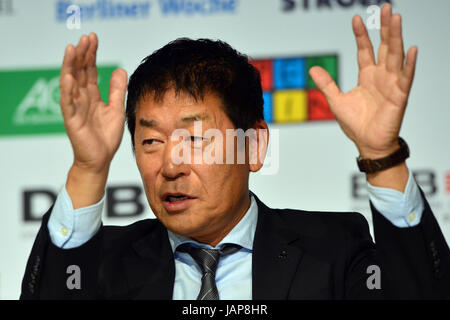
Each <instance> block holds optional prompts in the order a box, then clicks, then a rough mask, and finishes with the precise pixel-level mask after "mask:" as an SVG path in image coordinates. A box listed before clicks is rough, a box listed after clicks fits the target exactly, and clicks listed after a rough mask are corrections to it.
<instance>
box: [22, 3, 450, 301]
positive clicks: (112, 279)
mask: <svg viewBox="0 0 450 320" xmlns="http://www.w3.org/2000/svg"><path fill="white" fill-rule="evenodd" d="M353 30H354V33H355V37H356V42H357V47H358V63H359V69H360V74H359V79H358V85H357V87H356V88H355V89H353V90H351V91H349V92H348V93H342V92H341V91H340V90H339V89H338V87H337V86H336V84H335V83H334V81H333V80H332V78H331V77H330V76H329V74H328V73H327V72H326V71H325V70H323V69H321V68H319V67H313V68H312V69H311V70H310V74H311V77H312V78H313V79H314V81H315V82H316V84H317V86H318V87H319V88H320V90H321V91H322V92H323V93H324V95H325V96H326V98H327V100H328V102H329V104H330V107H331V110H332V111H333V113H334V115H335V116H336V119H337V121H338V123H339V124H340V126H341V128H342V129H343V131H344V133H345V134H346V135H347V136H348V137H349V138H350V139H351V140H352V141H353V142H354V143H355V145H356V147H357V148H358V150H359V153H360V158H361V160H360V161H359V165H360V168H361V170H362V171H364V172H366V173H367V175H366V176H367V180H368V182H369V192H370V197H371V200H372V201H371V208H372V212H373V221H374V231H375V238H376V246H375V244H374V243H373V242H372V239H371V237H370V234H369V231H368V225H367V222H366V221H365V219H364V218H363V217H362V216H361V215H359V214H356V213H323V212H305V211H300V210H287V209H285V210H280V209H270V208H268V207H267V206H265V205H264V204H263V203H262V202H261V200H259V199H258V198H257V196H256V195H254V194H253V193H251V192H250V191H249V187H248V179H249V173H250V172H256V171H258V170H259V169H260V168H261V167H262V165H263V161H262V160H263V158H264V157H263V156H264V154H265V152H266V148H267V136H265V135H264V134H262V135H260V134H259V133H264V132H267V129H268V127H267V124H266V123H265V121H264V119H263V112H262V104H263V101H262V91H261V84H260V78H259V74H258V72H257V71H256V70H255V69H254V68H253V67H252V66H251V65H250V64H249V62H248V60H247V58H246V57H245V56H243V55H241V54H239V53H237V52H236V51H235V50H233V49H232V48H231V47H229V46H228V45H227V44H225V43H223V42H220V41H211V40H197V41H194V40H189V39H179V40H176V41H174V42H172V43H169V44H168V45H166V46H165V47H163V48H161V49H160V50H158V51H156V52H154V53H153V54H152V55H150V56H149V57H147V58H146V59H144V60H143V62H142V63H141V65H140V66H139V67H138V68H137V69H136V71H135V72H134V73H133V75H132V76H131V77H130V81H129V84H128V98H127V103H126V104H127V106H126V117H127V125H128V129H129V131H130V133H131V136H132V142H133V147H134V152H135V157H136V162H137V166H138V168H139V171H140V174H141V177H142V181H143V184H144V188H145V192H146V195H147V199H148V201H149V205H150V207H151V209H152V211H153V212H154V214H155V215H156V217H157V219H149V220H144V221H139V222H137V223H134V224H132V225H130V226H126V227H105V226H102V225H101V209H102V206H103V194H104V189H105V185H106V180H107V176H108V171H109V167H110V163H111V161H112V159H113V156H114V154H115V152H116V151H117V149H118V147H119V144H120V141H121V138H122V134H123V127H124V119H125V112H124V110H123V104H124V100H125V93H126V90H127V88H126V87H127V76H126V73H125V72H124V70H121V69H118V70H116V71H115V72H114V73H113V75H112V77H111V82H110V97H109V104H108V105H106V104H105V103H103V102H102V101H101V99H100V95H99V91H98V86H97V82H96V81H97V69H96V65H95V54H96V50H97V43H98V42H97V38H96V36H95V34H90V35H89V37H86V36H83V37H82V38H81V39H80V42H79V44H78V45H77V46H76V47H75V48H74V47H73V46H70V45H69V46H68V47H67V48H66V52H65V56H64V61H63V66H62V69H61V82H60V89H61V109H62V113H63V116H64V121H65V126H66V131H67V133H68V136H69V138H70V141H71V144H72V148H73V151H74V163H73V165H72V167H71V169H70V171H69V173H68V177H67V182H66V185H65V188H63V190H62V191H61V193H60V195H59V196H58V199H57V201H56V202H55V204H54V206H53V207H52V208H51V209H50V210H49V212H48V213H47V214H45V215H44V218H43V222H42V227H41V229H40V231H39V234H38V235H37V238H36V241H35V244H34V246H33V249H32V252H31V255H30V258H29V261H28V265H27V269H26V272H25V276H24V279H23V285H22V295H21V298H23V299H46V298H68V299H73V298H89V299H95V298H106V299H124V298H125V299H202V300H203V299H356V298H358V299H360V298H363V299H373V298H376V299H378V298H450V274H449V270H450V253H449V248H448V246H447V244H446V242H445V239H444V237H443V235H442V232H441V231H440V229H439V226H438V224H437V222H436V220H435V218H434V216H433V214H432V212H431V209H430V207H429V205H428V203H427V201H426V199H425V198H424V196H423V193H422V192H421V191H420V189H419V188H418V186H417V185H416V183H415V181H414V179H413V178H412V176H411V173H410V171H409V170H408V168H407V166H406V163H405V159H406V158H407V157H408V150H407V146H406V144H405V142H404V141H403V140H402V139H399V136H398V135H399V131H400V126H401V122H402V118H403V114H404V111H405V108H406V104H407V99H408V95H409V92H410V88H411V85H412V81H413V78H414V70H415V64H416V57H417V48H416V47H412V48H411V49H409V50H408V52H407V54H406V59H405V56H404V50H403V41H402V35H401V17H400V15H398V14H395V15H392V13H391V7H390V6H389V5H385V6H384V7H383V8H382V13H381V44H380V47H379V50H378V61H377V63H376V62H375V58H374V52H373V48H372V44H371V42H370V39H369V37H368V34H367V30H366V28H365V26H364V24H363V21H362V19H361V18H360V17H359V16H356V17H355V18H354V19H353ZM199 122H201V125H202V129H201V130H200V132H199V131H198V130H196V129H195V126H196V125H197V124H198V123H199ZM235 129H242V130H250V129H252V130H253V132H256V133H258V134H255V135H254V136H251V137H249V138H248V139H247V140H245V141H246V144H245V147H244V148H242V146H241V147H239V146H234V148H232V149H229V148H228V149H227V148H226V143H225V142H224V141H220V139H219V138H218V137H219V136H220V135H214V137H211V136H208V135H207V132H208V130H215V132H216V133H217V132H219V133H221V135H222V136H226V132H227V130H235ZM180 130H181V132H183V133H184V134H181V135H177V134H175V132H177V133H179V132H180ZM180 138H181V139H180ZM227 139H228V140H229V139H232V140H233V141H234V137H231V138H229V137H227ZM252 144H253V146H255V145H256V148H251V145H252ZM180 146H181V148H180ZM180 150H181V151H182V152H181V153H182V154H183V157H185V156H188V155H190V156H192V155H195V154H196V152H197V151H198V150H200V151H201V152H204V151H205V150H209V151H211V150H213V152H211V154H213V155H214V158H215V159H216V160H223V159H225V158H227V159H229V158H228V157H231V159H233V160H234V161H231V162H228V161H216V162H207V161H206V160H205V159H203V160H202V161H200V162H198V161H193V162H192V161H178V160H179V159H178V158H177V155H180V153H179V151H180ZM242 155H244V158H245V161H243V162H239V161H237V158H238V157H239V156H242ZM188 158H189V157H188ZM183 159H186V158H183ZM251 159H253V160H254V159H256V161H250V160H251ZM68 268H72V269H70V270H74V269H73V268H75V269H78V271H81V272H80V273H79V275H80V277H81V278H80V279H79V283H77V281H74V282H71V281H72V280H71V279H69V275H68V273H67V271H68V270H69V269H68ZM70 270H69V271H70ZM372 272H375V273H377V272H381V278H379V277H378V280H377V279H376V277H375V278H373V279H371V278H370V274H371V273H372ZM368 273H369V274H368ZM378 275H379V274H378Z"/></svg>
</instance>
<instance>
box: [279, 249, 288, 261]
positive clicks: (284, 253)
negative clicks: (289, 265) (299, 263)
mask: <svg viewBox="0 0 450 320" xmlns="http://www.w3.org/2000/svg"><path fill="white" fill-rule="evenodd" d="M287 256H288V254H287V251H286V250H283V251H281V252H280V254H279V255H278V258H280V259H286V258H287Z"/></svg>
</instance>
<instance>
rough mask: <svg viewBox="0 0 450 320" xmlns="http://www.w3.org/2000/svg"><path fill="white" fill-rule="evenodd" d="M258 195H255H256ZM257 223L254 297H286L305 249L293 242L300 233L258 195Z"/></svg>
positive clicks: (254, 256)
mask: <svg viewBox="0 0 450 320" xmlns="http://www.w3.org/2000/svg"><path fill="white" fill-rule="evenodd" d="M254 196H255V195H254ZM255 199H256V201H257V204H258V223H257V227H256V231H255V238H254V241H253V258H252V259H253V260H252V283H253V285H252V286H253V288H252V293H253V299H255V300H265V299H275V300H276V299H287V298H288V295H289V289H290V285H291V283H292V279H293V277H294V274H295V272H296V270H297V268H298V265H299V263H300V261H301V259H302V256H303V252H302V250H301V249H300V248H299V247H298V246H295V245H294V243H295V242H296V240H298V238H299V236H298V234H296V233H294V232H293V231H292V229H290V228H288V226H285V224H284V221H283V220H282V219H281V217H280V215H279V214H276V213H274V212H273V210H272V209H270V208H268V207H267V206H266V205H265V204H264V203H262V202H261V200H259V199H258V197H256V196H255Z"/></svg>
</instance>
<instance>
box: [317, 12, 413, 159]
mask: <svg viewBox="0 0 450 320" xmlns="http://www.w3.org/2000/svg"><path fill="white" fill-rule="evenodd" d="M391 10H392V9H391V6H390V5H384V6H383V8H382V10H381V31H380V33H381V44H380V47H379V49H378V61H377V63H376V62H375V56H374V50H373V47H372V43H371V41H370V39H369V35H368V33H367V30H366V28H365V26H364V23H363V21H362V19H361V17H360V16H355V17H354V18H353V31H354V34H355V38H356V44H357V48H358V64H359V76H358V85H357V86H356V88H354V89H352V90H351V91H349V92H347V93H343V92H341V91H340V90H339V88H338V87H337V85H336V83H335V82H334V81H333V79H332V78H331V76H330V75H329V74H328V73H327V72H326V71H325V70H324V69H322V68H320V67H313V68H311V69H310V75H311V77H312V78H313V80H314V81H315V83H316V84H317V86H318V88H319V89H320V90H321V91H322V92H323V94H324V95H325V97H326V99H327V100H328V102H329V105H330V109H331V111H332V112H333V114H334V115H335V117H336V120H337V121H338V123H339V125H340V126H341V128H342V129H343V131H344V133H345V134H346V135H347V136H348V137H349V138H350V139H351V140H352V141H353V142H354V143H355V144H356V146H357V148H358V150H359V152H360V155H361V156H362V157H363V158H367V159H376V158H382V157H385V156H387V155H389V154H391V153H392V152H393V151H395V150H396V149H397V148H398V135H399V131H400V127H401V123H402V119H403V115H404V112H405V108H406V104H407V101H408V96H409V92H410V89H411V85H412V82H413V78H414V71H415V66H416V58H417V47H412V48H410V49H409V50H408V53H407V54H406V61H405V53H404V49H403V39H402V26H401V16H400V15H399V14H394V15H392V13H391Z"/></svg>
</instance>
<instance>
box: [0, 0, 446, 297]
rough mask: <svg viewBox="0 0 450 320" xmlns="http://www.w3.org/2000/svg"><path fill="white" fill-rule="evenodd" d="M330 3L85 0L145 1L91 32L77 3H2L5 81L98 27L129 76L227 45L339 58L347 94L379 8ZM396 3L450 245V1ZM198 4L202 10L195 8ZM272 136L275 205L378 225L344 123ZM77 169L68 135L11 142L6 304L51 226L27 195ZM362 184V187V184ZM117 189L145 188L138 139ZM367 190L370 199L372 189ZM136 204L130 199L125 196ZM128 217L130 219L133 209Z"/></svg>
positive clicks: (423, 172)
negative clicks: (214, 43) (164, 58)
mask: <svg viewBox="0 0 450 320" xmlns="http://www.w3.org/2000/svg"><path fill="white" fill-rule="evenodd" d="M324 2H326V1H317V0H309V1H307V0H294V1H283V0H220V1H219V0H211V1H209V0H186V1H183V0H176V1H175V0H167V1H164V0H162V1H157V0H136V1H129V0H122V1H120V0H102V1H100V0H98V1H94V0H80V1H73V3H74V4H78V5H81V6H82V7H83V5H84V6H86V5H92V4H94V5H97V8H100V6H101V5H102V4H103V5H104V6H106V5H110V4H113V5H114V4H115V5H117V4H120V3H127V4H133V3H134V4H136V10H137V11H136V12H135V16H134V17H131V16H125V17H123V16H122V17H117V15H116V17H112V16H110V15H109V16H105V15H103V16H102V14H101V12H100V11H99V10H100V9H98V11H95V12H93V13H92V12H91V16H89V19H88V18H86V19H85V20H83V19H82V20H81V28H80V29H69V28H68V27H67V25H66V22H65V20H64V19H62V20H61V19H60V17H59V15H60V14H59V13H58V8H59V6H64V5H66V4H67V3H70V2H69V1H53V0H46V1H31V0H30V1H25V0H0V3H1V4H2V5H1V6H0V40H1V44H0V73H1V72H2V71H7V70H13V71H16V70H33V69H52V68H58V67H59V66H60V63H61V61H62V57H63V52H64V48H65V46H66V45H67V44H68V43H76V42H77V41H78V38H79V37H80V35H81V34H87V33H89V32H90V31H95V32H96V33H97V34H98V37H99V40H100V44H99V52H98V63H99V64H103V65H111V64H113V65H118V66H120V67H122V68H124V69H126V70H127V72H128V73H129V74H130V73H132V72H133V71H134V69H135V68H136V67H137V65H138V64H139V62H140V60H141V59H142V58H144V57H145V56H147V55H148V54H150V53H151V52H153V51H154V50H156V49H158V48H159V47H161V46H163V45H164V44H166V43H168V42H169V41H171V40H174V39H176V38H178V37H181V36H187V37H191V38H200V37H207V38H214V39H221V40H224V41H226V42H228V43H230V44H231V45H232V46H233V47H235V48H236V49H237V50H239V51H241V52H243V53H246V54H248V55H250V56H251V57H254V58H258V57H273V58H277V57H283V56H306V55H312V54H329V53H335V54H337V55H338V57H339V83H340V86H341V88H342V90H344V91H347V90H350V89H351V88H353V87H354V85H355V83H356V79H357V64H356V48H355V44H354V38H353V34H352V30H351V19H352V16H353V15H354V14H360V15H362V17H363V19H364V20H366V19H367V18H368V16H369V15H368V13H367V12H366V6H364V5H363V4H367V3H369V2H370V1H363V0H329V1H328V3H329V7H325V6H322V7H318V4H319V3H324ZM377 2H378V1H372V3H377ZM392 2H393V4H394V10H395V11H398V12H400V13H401V14H402V15H403V23H404V29H403V30H404V36H405V42H406V43H405V45H406V47H409V46H411V45H418V46H419V57H418V65H417V70H416V79H415V83H414V86H413V89H412V92H411V96H410V100H409V105H408V109H407V113H406V116H405V120H404V123H403V127H402V131H401V135H402V136H403V137H404V138H405V140H406V141H407V142H408V144H409V146H410V149H411V158H410V159H409V160H408V165H409V167H410V168H411V169H412V170H413V171H415V172H417V173H418V174H419V176H418V179H419V178H420V184H421V185H422V186H423V188H424V190H425V191H426V192H427V193H428V194H429V196H428V200H429V202H430V203H431V207H432V208H433V209H434V212H435V215H436V217H437V219H438V221H439V222H440V225H441V228H442V230H443V232H444V234H445V236H446V239H447V241H450V188H449V187H450V177H449V178H446V176H448V175H449V174H450V144H449V140H450V133H449V131H448V123H449V121H450V108H449V106H450V96H449V95H448V91H449V81H448V74H449V73H450V59H448V55H449V53H450V39H449V36H448V35H449V34H450V26H449V23H448V14H450V2H449V1H447V0H431V1H423V0H393V1H392ZM168 3H171V4H172V5H173V4H180V3H184V4H185V6H184V11H181V12H178V13H170V14H169V13H167V12H166V13H165V12H164V11H163V9H162V8H163V5H164V4H168ZM189 3H190V4H189ZM217 4H219V5H220V6H219V7H220V8H221V9H220V10H219V9H218V8H219V7H217ZM306 4H308V6H306ZM196 6H197V8H203V9H202V10H203V12H202V11H197V12H192V8H196ZM292 6H293V8H292V9H290V10H287V9H286V8H287V7H292ZM138 8H140V9H139V10H140V11H139V10H138ZM205 10H206V11H207V12H205ZM370 35H371V36H372V39H373V40H374V44H375V45H378V43H379V38H378V31H377V30H371V31H370ZM105 81H106V80H105ZM0 92H2V91H0ZM14 94H15V93H14V92H9V93H5V92H2V95H5V96H0V110H1V109H2V107H5V105H6V102H4V101H6V100H7V99H8V97H7V96H6V95H14ZM5 108H6V107H5ZM0 114H2V113H1V112H0ZM270 128H271V129H274V128H276V129H279V130H280V131H279V138H280V144H279V151H280V153H279V171H278V173H277V174H275V175H261V174H256V175H254V176H252V177H251V189H252V190H253V191H254V192H255V193H256V194H257V195H258V196H259V197H260V198H261V199H262V200H263V201H265V202H266V204H268V205H269V206H273V207H281V208H283V207H291V208H301V209H307V210H334V211H349V210H351V211H354V210H357V211H360V212H362V213H363V214H364V215H365V216H366V217H367V219H368V220H369V222H370V211H369V208H368V202H367V199H364V198H355V197H354V196H353V191H354V189H353V188H352V186H353V182H352V181H353V180H352V177H353V176H354V175H357V176H358V177H362V176H361V175H358V172H357V167H356V162H355V158H356V156H357V151H356V148H355V147H354V146H353V144H352V143H351V142H350V141H349V140H348V139H347V138H346V137H345V136H344V134H343V133H342V132H341V130H340V128H339V126H338V125H337V124H336V123H335V122H334V121H327V122H313V123H311V122H308V123H298V124H289V125H283V124H272V125H270ZM71 161H72V151H71V148H70V144H69V141H68V139H67V137H66V136H65V135H64V134H63V133H53V134H22V135H14V134H3V135H0V205H1V217H0V257H1V258H0V298H1V299H16V298H18V296H19V294H20V284H21V279H22V276H23V272H24V269H25V264H26V260H27V257H28V254H29V251H30V249H31V246H32V243H33V241H34V237H35V235H36V232H37V230H38V228H39V225H40V223H39V221H25V220H24V207H23V196H24V191H25V190H38V189H45V190H50V191H52V192H54V193H57V192H58V191H59V190H60V188H61V186H62V185H63V184H64V181H65V177H66V174H67V170H68V169H69V167H70V165H71ZM358 179H359V180H357V181H359V183H361V181H363V180H361V179H360V178H358ZM446 181H447V182H446ZM108 185H109V186H112V187H114V186H124V185H132V186H141V181H140V177H139V174H138V171H137V168H136V164H135V162H134V158H133V155H132V152H131V145H130V138H129V134H128V133H125V134H124V138H123V142H122V145H121V147H120V149H119V151H118V153H117V155H116V157H115V158H114V161H113V164H112V168H111V170H110V176H109V182H108ZM433 186H434V187H433ZM356 192H357V193H358V194H364V190H362V189H357V190H356ZM127 196H129V195H127V194H126V193H123V197H127ZM140 201H141V202H142V203H143V204H145V212H144V213H143V214H141V215H138V216H135V217H128V218H126V217H119V218H108V217H107V216H106V212H105V215H104V223H105V224H120V225H123V224H129V223H130V222H132V221H135V220H139V219H143V218H148V217H153V214H152V213H151V211H150V209H149V208H148V205H147V202H146V199H145V196H144V195H141V198H140ZM50 204H51V202H50V201H49V199H48V198H46V197H45V196H42V195H38V196H36V197H35V198H34V200H33V202H32V207H31V209H32V210H31V211H32V212H33V217H34V218H39V216H40V215H42V214H44V213H45V211H46V210H47V208H48V207H49V206H50ZM131 207H133V206H132V205H131ZM122 209H123V210H124V211H126V210H127V206H124V207H123V208H122ZM128 209H130V208H129V207H128ZM131 209H132V208H131Z"/></svg>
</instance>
